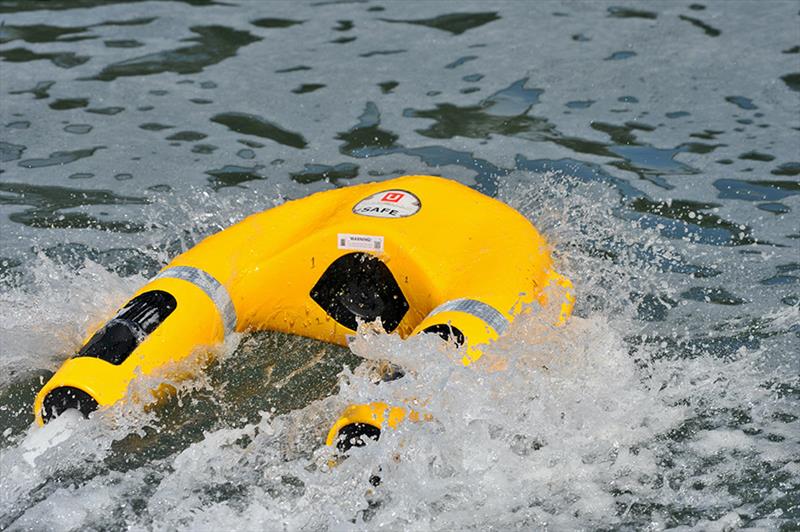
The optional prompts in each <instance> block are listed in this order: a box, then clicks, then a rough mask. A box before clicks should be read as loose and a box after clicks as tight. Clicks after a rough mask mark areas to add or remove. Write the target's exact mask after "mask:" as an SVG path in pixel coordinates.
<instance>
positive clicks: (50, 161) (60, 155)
mask: <svg viewBox="0 0 800 532" xmlns="http://www.w3.org/2000/svg"><path fill="white" fill-rule="evenodd" d="M104 148H105V146H95V147H93V148H86V149H83V150H73V151H56V152H53V153H51V154H50V155H49V156H48V157H47V158H46V159H25V160H24V161H20V162H19V163H17V164H18V165H19V166H21V167H23V168H44V167H46V166H56V165H63V164H69V163H73V162H75V161H77V160H80V159H85V158H87V157H91V156H92V155H94V152H96V151H97V150H102V149H104Z"/></svg>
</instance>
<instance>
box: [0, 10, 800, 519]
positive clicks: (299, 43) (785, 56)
mask: <svg viewBox="0 0 800 532" xmlns="http://www.w3.org/2000/svg"><path fill="white" fill-rule="evenodd" d="M0 21H2V26H0V59H1V60H2V62H0V91H1V92H2V99H0V132H2V133H0V246H2V247H1V248H0V287H2V290H1V291H0V298H1V299H0V301H1V304H0V420H2V423H0V429H1V430H2V434H0V473H2V474H1V475H0V528H8V529H11V530H43V529H53V530H77V529H92V530H110V529H119V528H123V527H125V528H129V529H132V530H149V529H153V530H155V529H209V530H210V529H219V528H220V527H226V528H230V529H253V528H260V529H269V530H280V529H286V530H300V529H303V530H372V529H378V528H380V527H383V528H384V529H389V530H397V529H404V530H429V529H434V530H452V529H466V530H470V529H479V530H492V529H493V530H508V529H525V530H531V529H533V530H545V529H546V530H564V529H650V530H661V529H680V530H731V529H736V528H740V527H741V528H750V529H759V530H774V529H780V530H796V529H798V528H800V467H798V461H800V430H799V429H800V423H799V422H798V415H797V412H798V399H800V392H799V390H800V388H799V387H800V379H799V378H798V374H800V371H798V370H800V363H799V362H798V352H800V349H799V348H800V342H799V341H798V339H799V338H800V319H798V317H799V316H798V305H800V249H798V247H799V246H800V244H799V243H798V239H800V224H798V216H797V212H798V209H799V208H800V200H799V197H800V184H799V183H798V179H797V176H798V174H800V142H799V141H798V131H800V112H798V111H800V106H799V105H798V104H800V101H799V100H798V98H799V97H800V95H798V90H800V83H799V82H798V78H800V32H798V29H797V28H798V22H800V4H798V3H797V2H781V1H772V2H768V3H758V2H736V3H731V2H726V3H722V2H719V3H717V2H707V1H702V0H701V1H699V2H695V3H675V2H648V3H636V4H631V3H626V2H608V3H606V2H599V1H597V2H595V1H592V2H578V1H564V2H537V3H528V2H501V3H490V4H487V3H485V2H459V3H450V2H410V3H399V2H316V3H302V4H297V3H294V2H293V3H289V2H285V3H284V2H270V3H257V2H236V1H225V2H212V1H200V0H196V1H187V2H122V1H120V2H105V3H102V2H96V1H92V0H82V1H80V2H74V1H73V2H58V1H56V2H39V1H29V2H22V1H14V0H11V1H4V2H2V3H0ZM407 173H430V174H436V175H444V176H447V177H450V178H452V179H456V180H459V181H461V182H464V183H467V184H469V185H471V186H473V187H475V188H476V189H478V190H480V191H482V192H484V193H487V194H489V195H493V196H497V197H499V198H501V199H503V200H504V201H506V202H508V203H510V204H512V205H513V206H515V207H517V208H518V209H519V210H521V211H522V212H523V213H524V214H525V215H526V216H528V217H529V218H530V219H531V221H532V222H533V223H534V224H535V225H537V227H539V229H540V230H541V231H543V233H544V234H546V235H547V237H548V238H549V239H550V240H551V241H552V242H553V243H554V246H555V253H556V255H557V260H558V264H559V266H560V268H561V270H562V271H564V272H565V273H566V274H568V276H569V277H571V278H572V279H573V281H574V282H575V284H576V287H577V292H578V304H577V307H576V316H575V318H574V319H573V320H572V321H571V322H570V323H569V324H568V325H567V326H566V327H565V328H563V329H556V330H554V329H552V328H550V327H548V326H547V325H546V320H545V319H542V318H541V317H540V316H538V315H537V316H534V317H531V318H530V319H526V320H521V321H518V322H517V324H515V326H514V327H513V328H512V330H511V331H510V333H509V334H508V336H507V337H505V338H504V339H503V340H502V341H500V342H498V343H497V344H496V345H494V346H493V347H491V348H490V349H489V350H488V352H487V355H486V357H484V359H482V360H481V361H480V363H478V364H476V365H475V366H472V367H470V368H463V367H461V366H459V365H458V364H457V363H455V361H456V360H457V358H458V355H457V354H456V353H454V352H452V351H450V350H448V348H446V346H443V345H441V344H440V343H439V342H438V341H437V340H435V339H433V338H415V339H412V340H409V341H405V342H403V341H401V340H399V339H398V338H396V337H393V336H386V335H382V334H376V333H374V332H373V331H371V330H370V329H369V328H365V329H364V330H363V331H362V333H363V334H362V335H360V336H359V338H358V339H357V341H356V342H355V343H354V344H353V345H352V350H350V349H343V348H337V347H333V346H328V345H325V344H320V343H317V342H312V341H310V340H305V339H298V338H292V337H286V336H281V335H275V334H257V335H250V336H244V337H240V338H235V339H234V340H233V341H231V342H230V343H229V344H228V345H226V347H225V349H224V350H223V353H222V354H221V356H220V357H219V358H218V359H217V360H216V361H215V362H213V363H212V364H211V366H210V367H209V368H208V369H207V371H206V372H205V373H204V374H203V376H201V377H198V379H197V380H195V381H191V382H182V383H173V384H174V385H175V387H176V388H177V390H178V392H177V394H176V395H174V396H170V397H167V398H165V399H164V400H163V401H162V402H161V403H160V404H157V405H153V406H151V407H148V408H147V409H142V407H141V406H140V405H137V403H136V397H140V396H142V394H144V393H146V392H145V390H146V389H147V386H148V382H143V383H142V384H141V387H140V388H135V389H133V390H131V400H130V401H128V403H126V404H122V405H119V406H116V407H114V408H112V409H109V410H107V411H104V412H101V413H98V414H96V415H94V416H93V417H92V419H90V420H88V421H83V420H76V419H70V418H69V417H68V416H65V417H62V418H59V419H58V420H56V421H54V422H53V423H51V424H49V425H48V426H47V427H45V428H44V429H38V428H35V427H32V426H31V423H32V413H31V406H30V405H31V403H32V401H33V397H34V394H35V393H36V391H37V389H38V387H39V386H40V385H41V383H42V382H43V379H46V378H47V376H48V375H49V374H50V373H51V372H52V371H54V370H55V369H57V367H58V366H59V364H60V363H61V361H62V360H64V359H65V358H66V357H68V356H69V355H70V354H71V353H72V352H73V351H74V350H75V349H76V348H77V347H78V346H79V345H80V343H81V341H82V340H83V338H84V335H85V333H86V331H87V330H88V329H90V328H91V327H92V326H94V325H96V324H98V323H99V322H101V321H102V320H103V318H104V317H106V316H107V315H109V314H110V313H113V311H114V310H115V309H116V308H117V307H118V306H119V305H120V304H121V303H123V302H124V301H125V300H126V298H127V297H128V296H129V295H130V294H131V293H132V292H133V291H134V290H135V289H136V288H137V287H138V286H140V285H141V284H142V283H143V282H144V281H145V280H146V279H147V278H148V277H150V276H152V275H153V274H154V272H156V271H157V270H158V269H159V268H160V267H161V266H162V265H163V264H165V263H166V262H167V261H168V260H169V259H170V257H172V256H174V255H175V254H177V253H179V252H180V251H181V250H183V249H186V248H187V247H189V246H191V245H192V244H193V243H195V242H197V241H198V240H199V239H200V238H202V237H203V236H205V235H208V234H211V233H213V232H215V231H218V230H220V229H221V228H223V227H226V226H228V225H230V224H231V223H233V222H235V221H237V220H239V219H241V218H243V217H244V216H245V215H247V214H249V213H252V212H256V211H259V210H263V209H265V208H269V207H272V206H274V205H277V204H280V203H281V202H282V201H285V200H286V199H291V198H297V197H302V196H305V195H307V194H310V193H312V192H316V191H319V190H326V189H330V188H332V187H339V186H346V185H348V184H351V183H361V182H366V181H373V180H380V179H388V178H391V177H395V176H399V175H403V174H407ZM542 312H543V313H545V314H546V313H547V312H548V309H543V311H542ZM387 360H388V361H391V362H393V363H395V364H399V365H401V366H403V367H404V368H405V369H406V376H405V377H404V378H402V379H400V380H397V381H394V382H391V383H382V384H380V385H378V386H376V385H374V384H373V382H372V381H373V375H374V367H375V365H376V364H379V363H380V361H387ZM153 379H157V377H153ZM409 398H416V399H417V400H419V401H423V402H424V403H425V408H426V409H427V411H428V412H430V413H432V414H433V416H434V421H433V422H429V423H419V424H409V425H407V426H404V427H402V428H401V430H398V431H396V432H392V433H390V432H386V433H385V434H384V436H383V437H382V438H381V440H380V441H379V442H377V443H376V444H374V445H369V446H367V447H364V448H362V449H359V450H357V451H356V452H353V453H352V455H351V456H350V457H349V458H348V459H347V460H345V461H344V462H342V463H341V464H340V465H339V466H338V467H334V468H330V467H328V462H329V460H330V459H331V458H332V456H331V452H330V450H328V449H327V448H325V447H324V446H323V445H322V443H323V438H324V435H325V433H326V431H327V428H328V427H329V426H330V424H331V423H332V421H333V420H334V419H335V417H336V415H337V414H338V413H339V412H340V411H341V409H342V408H343V407H344V406H345V405H347V404H349V403H351V402H355V401H374V400H387V401H390V402H398V401H402V400H408V399H409ZM374 474H379V475H380V477H381V479H382V482H381V484H380V486H378V487H373V486H372V485H371V484H370V483H369V478H370V476H372V475H374Z"/></svg>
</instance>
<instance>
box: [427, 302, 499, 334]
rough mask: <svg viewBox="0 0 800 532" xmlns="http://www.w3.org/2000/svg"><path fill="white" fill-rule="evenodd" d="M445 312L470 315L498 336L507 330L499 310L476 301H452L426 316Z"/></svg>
mask: <svg viewBox="0 0 800 532" xmlns="http://www.w3.org/2000/svg"><path fill="white" fill-rule="evenodd" d="M446 311H457V312H464V313H466V314H472V315H473V316H475V317H476V318H479V319H481V320H483V321H484V322H486V324H487V325H489V326H490V327H491V328H492V329H494V330H495V331H496V332H497V334H498V336H499V335H501V334H503V333H504V332H506V329H508V326H509V322H508V319H507V318H506V317H505V316H503V315H502V314H501V313H500V311H499V310H497V309H496V308H494V307H492V306H491V305H487V304H486V303H483V302H481V301H478V300H476V299H454V300H452V301H448V302H447V303H442V304H441V305H439V306H438V307H436V308H435V309H433V311H432V312H431V313H430V314H428V316H433V315H435V314H439V313H440V312H446Z"/></svg>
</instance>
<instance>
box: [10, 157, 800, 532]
mask: <svg viewBox="0 0 800 532" xmlns="http://www.w3.org/2000/svg"><path fill="white" fill-rule="evenodd" d="M513 177H514V176H512V178H510V179H509V180H508V183H509V184H508V185H507V186H505V187H504V188H503V189H501V192H500V196H501V197H502V198H506V199H511V198H513V201H511V203H512V204H513V205H514V206H515V207H516V208H518V209H519V210H521V212H523V213H524V214H526V215H527V216H528V217H530V218H531V219H532V221H533V222H534V223H535V224H536V225H537V226H538V227H539V228H540V229H541V230H542V231H543V232H544V233H545V234H546V235H547V236H548V238H549V239H550V240H551V241H552V242H553V244H554V247H555V250H556V251H557V255H558V261H559V263H560V267H561V269H562V270H563V271H564V272H565V273H566V274H567V275H568V276H569V277H570V278H572V279H573V280H574V281H575V284H576V291H577V293H578V294H579V298H578V301H579V304H578V306H577V308H576V315H575V317H573V318H572V319H571V320H570V321H569V323H568V324H567V325H566V326H565V327H562V328H554V327H552V326H551V325H549V323H552V321H551V320H550V317H549V316H548V313H550V312H552V309H535V310H536V311H535V312H532V313H530V314H529V315H526V316H524V317H521V318H520V319H518V320H517V321H516V322H515V323H514V325H513V327H512V328H511V330H510V331H509V333H508V334H507V336H505V337H504V338H502V339H501V340H500V341H498V342H497V343H495V344H493V345H492V346H491V347H489V348H488V349H487V350H486V354H485V356H484V357H483V358H481V359H480V360H479V361H478V362H477V363H476V364H473V365H472V366H470V367H463V366H462V365H460V364H459V363H458V359H459V355H458V354H457V351H456V350H455V348H454V347H453V346H450V345H447V344H445V343H443V342H441V341H439V340H438V338H434V337H416V338H411V339H409V340H405V341H403V340H400V339H399V337H397V336H395V335H386V334H383V333H378V332H375V330H374V328H372V327H369V326H367V325H363V326H362V327H361V329H360V331H359V335H358V336H357V338H356V339H355V341H354V342H353V343H352V344H351V349H352V353H351V352H350V351H349V350H346V349H342V348H337V347H335V346H325V345H324V344H321V343H316V342H312V341H310V340H306V339H297V338H291V337H281V336H280V335H274V334H262V335H252V336H250V337H245V338H238V337H237V338H235V339H234V340H233V341H232V342H231V343H229V344H228V345H226V346H225V348H224V349H223V352H222V353H221V355H220V356H219V357H218V359H217V360H216V361H215V362H213V363H211V366H210V367H208V368H207V371H206V373H205V375H206V376H205V377H203V378H198V379H196V380H194V381H191V382H182V383H171V384H172V385H173V386H174V387H175V388H176V389H177V394H175V395H173V396H171V397H169V398H167V399H165V400H163V401H162V402H161V403H160V404H158V405H154V406H153V407H149V408H147V409H142V402H141V400H138V401H137V400H136V397H137V396H138V397H141V396H143V395H144V393H145V390H146V389H148V387H149V386H150V385H151V384H152V383H153V382H154V381H153V379H156V380H157V379H158V377H150V378H149V379H150V380H148V379H144V381H143V382H142V383H141V386H140V387H136V386H135V387H132V388H133V389H132V391H131V392H130V394H131V398H129V399H130V400H129V401H127V402H125V403H123V404H120V405H118V406H115V407H113V408H111V409H108V410H105V411H101V412H98V413H96V414H95V415H93V416H92V417H91V418H90V419H89V420H80V419H73V417H74V416H62V417H60V418H58V419H57V420H55V421H54V422H52V423H50V424H48V425H47V426H45V427H44V428H42V429H39V428H35V427H30V426H28V424H27V423H29V422H30V413H29V412H28V409H29V408H30V403H31V400H32V396H33V394H34V393H35V390H36V388H37V386H38V384H39V382H40V381H39V378H40V377H43V376H44V374H43V373H42V372H41V370H38V369H37V368H40V367H42V366H47V367H50V368H53V369H54V368H55V367H57V365H58V360H57V358H63V357H64V356H67V355H68V353H69V349H64V347H65V346H67V347H69V348H72V349H74V348H75V347H76V346H78V345H79V344H80V341H81V335H82V334H83V333H84V332H85V330H87V328H88V327H89V326H90V325H91V324H90V323H89V321H91V320H93V319H94V320H97V321H98V322H99V321H101V320H100V318H102V316H103V315H105V314H108V313H111V312H113V309H114V308H116V307H115V305H118V304H119V303H121V302H122V301H123V300H124V298H125V295H126V294H128V293H130V292H131V291H133V289H135V287H136V286H138V285H139V284H141V283H142V282H144V277H143V276H142V275H139V274H134V275H127V276H122V275H120V274H118V273H114V272H113V271H110V269H109V268H108V267H103V266H101V265H100V264H97V263H95V262H92V261H88V260H87V261H86V262H85V264H84V265H83V266H82V267H81V268H78V269H73V268H66V267H64V266H62V265H59V264H57V263H55V262H54V261H53V260H52V259H50V258H48V257H47V256H46V255H43V254H40V255H38V256H37V259H36V262H35V263H34V264H33V265H32V266H33V267H32V268H31V269H30V271H31V278H30V279H29V280H25V281H20V282H18V284H17V285H14V286H10V287H9V289H8V290H6V291H5V292H4V295H3V298H4V301H3V305H2V308H3V313H4V315H3V316H2V321H3V323H4V324H5V325H4V327H5V328H4V331H3V336H4V338H5V339H6V342H5V343H4V346H5V347H4V351H5V353H4V357H3V359H2V360H3V364H4V367H3V369H4V370H5V371H4V372H3V373H4V374H6V375H10V377H6V378H7V380H6V381H5V382H4V384H3V385H4V388H3V395H4V401H3V403H4V405H6V406H5V407H4V408H9V405H10V408H12V409H14V408H16V409H17V411H16V412H14V413H12V416H18V417H22V418H23V419H25V420H26V421H25V422H23V423H20V422H14V423H13V424H12V425H11V427H10V428H8V429H6V431H5V433H4V434H3V438H4V440H3V441H4V443H3V446H2V450H0V468H1V469H2V470H3V471H4V475H3V476H2V480H0V493H2V500H0V516H3V517H2V522H0V526H3V527H10V528H11V529H18V530H25V529H42V528H45V529H57V530H71V529H75V528H86V527H94V528H104V527H111V528H117V527H121V526H125V527H128V528H130V529H133V530H137V529H142V530H144V529H165V528H166V529H174V528H191V529H212V528H216V527H222V526H225V527H229V528H230V527H232V528H240V529H252V528H267V529H288V530H295V529H302V528H305V529H312V530H317V529H329V530H339V529H345V530H372V529H376V528H379V527H384V528H387V529H407V530H430V529H434V530H452V529H481V530H506V529H510V528H523V529H531V528H534V529H573V528H582V527H589V528H617V527H627V526H629V527H632V528H649V529H662V528H666V527H674V526H677V525H680V524H682V523H685V522H686V521H687V517H686V516H695V518H694V519H695V520H694V522H695V526H697V527H700V528H706V529H715V528H716V529H720V530H721V529H725V528H726V527H728V528H730V527H735V526H738V525H740V524H742V523H743V519H744V518H743V517H742V516H746V517H745V518H746V519H747V520H748V522H749V523H751V524H753V525H755V526H759V527H762V528H774V527H777V526H780V525H781V524H782V523H786V522H789V521H787V519H788V520H791V519H796V513H793V512H797V506H796V495H797V483H798V478H800V471H798V468H797V460H798V458H799V457H800V445H798V443H797V438H796V436H797V429H798V422H797V417H796V415H795V414H793V412H796V411H797V410H796V408H797V402H798V401H797V400H798V396H797V392H796V390H797V384H798V382H797V373H796V372H793V371H791V368H790V367H789V366H787V364H786V363H780V362H776V360H777V361H779V360H780V357H776V356H774V352H773V350H774V349H781V345H786V344H785V343H784V344H782V342H786V341H787V340H786V338H785V337H786V336H787V335H791V331H793V330H794V331H796V327H797V319H796V318H797V315H796V312H795V309H792V308H790V307H785V308H784V310H778V311H775V312H774V313H772V314H771V315H768V316H765V318H764V323H766V324H768V327H767V328H766V330H765V329H762V330H761V333H760V334H762V338H763V341H762V342H760V343H759V344H758V345H756V344H752V343H751V344H748V343H747V342H744V343H743V344H741V345H738V346H737V345H735V341H734V340H735V339H736V338H737V337H739V336H741V335H743V334H747V331H748V330H749V329H748V328H749V327H750V326H751V325H750V324H747V323H742V324H740V327H741V328H742V329H737V326H736V325H735V324H729V329H730V330H726V331H720V332H719V334H718V335H717V334H715V332H714V331H713V329H712V330H709V331H696V330H695V331H686V330H684V329H683V328H682V326H683V322H682V321H681V320H680V319H678V320H676V321H667V322H658V321H655V322H648V321H643V320H641V319H639V318H640V315H641V310H640V306H641V303H642V301H643V296H642V294H645V293H648V292H649V291H652V290H659V289H661V287H663V286H666V285H669V287H670V289H671V290H672V291H673V292H678V291H680V290H682V287H681V286H680V285H679V284H677V283H676V282H674V279H672V277H671V276H673V274H672V273H671V271H672V270H675V269H676V268H678V267H679V266H680V265H682V264H683V265H685V264H688V260H687V259H686V256H685V250H681V249H677V247H676V244H675V242H674V241H671V242H667V241H666V240H665V239H664V238H663V237H661V236H659V234H658V232H657V231H656V230H653V229H643V228H642V227H641V224H640V223H637V222H635V221H633V222H631V221H622V222H621V221H620V218H619V217H617V216H615V215H614V212H615V210H616V209H618V207H619V202H620V200H619V197H618V196H617V195H614V194H612V193H610V189H607V188H606V187H605V186H604V185H600V184H597V183H588V184H587V183H582V182H580V181H579V180H577V179H574V178H568V177H566V176H564V175H560V174H553V173H551V174H543V175H539V176H531V175H519V176H516V177H518V179H517V180H516V183H517V184H513V183H515V179H513ZM526 183H527V184H526ZM197 195H198V198H197V199H196V201H190V202H186V203H182V201H183V200H180V199H174V201H176V202H178V203H177V204H174V203H170V201H169V200H163V201H162V203H160V204H154V205H151V206H149V207H147V209H148V212H149V214H148V216H151V217H152V219H153V220H156V219H158V218H159V217H160V216H167V217H170V218H172V219H173V221H174V220H175V219H178V218H180V217H187V219H192V218H194V219H195V221H198V222H202V223H199V224H193V225H195V226H198V227H204V228H205V229H203V230H201V234H195V235H193V234H191V233H189V234H186V235H184V236H183V237H179V238H183V239H185V244H186V245H189V244H191V243H192V242H194V241H196V240H197V238H198V237H199V236H202V233H206V232H209V231H210V230H213V229H216V228H217V225H216V224H218V223H219V224H227V223H228V222H230V221H234V220H235V219H238V218H240V215H239V214H238V213H241V212H242V206H241V205H240V204H237V203H236V202H234V203H231V204H226V203H225V200H223V199H219V198H218V197H216V196H215V197H214V198H215V199H213V201H214V202H215V205H214V209H213V211H216V213H217V214H215V215H214V216H213V219H208V218H207V215H206V214H205V213H206V212H210V211H211V210H212V209H210V208H209V207H210V206H211V205H210V204H209V203H202V202H203V201H206V202H208V201H212V200H210V199H206V200H201V199H200V198H202V197H203V193H202V191H201V192H198V193H197ZM206 197H207V198H208V196H207V195H206ZM198 203H201V204H202V206H201V207H199V208H198V207H196V205H198ZM249 206H250V207H255V203H251V204H249ZM195 209H197V210H195ZM176 213H179V214H178V215H177V216H176ZM233 213H237V214H233ZM154 225H158V224H156V223H155V222H154ZM187 226H189V225H187ZM153 234H154V235H156V236H155V237H154V238H155V241H152V242H150V246H149V250H150V251H148V252H147V253H149V255H148V256H149V257H151V258H152V260H154V261H155V262H156V263H158V264H163V263H164V262H165V261H166V260H167V256H168V254H166V253H165V252H164V250H165V249H167V248H170V245H172V246H173V247H174V245H175V244H174V241H175V239H176V235H175V233H174V232H171V231H170V230H169V229H166V228H165V229H163V230H162V231H156V232H155V233H153ZM168 244H169V245H168ZM678 245H680V244H678ZM687 246H688V244H687ZM180 247H183V245H181V246H180ZM683 282H684V283H687V282H689V281H688V280H684V281H683ZM98 292H100V293H104V294H106V297H104V298H101V299H100V300H98V298H96V297H95V294H96V293H98ZM665 297H668V294H667V295H665ZM84 316H89V317H90V318H84ZM43 317H44V319H43ZM701 339H705V340H706V344H703V343H702V342H700V341H699V340H701ZM726 342H727V343H726ZM704 345H705V347H704ZM687 350H691V355H687V354H686V352H687ZM7 354H13V355H14V356H12V357H9V356H7ZM298 359H302V360H298ZM364 359H366V361H367V362H369V361H389V362H391V363H393V364H397V365H399V366H401V367H403V368H404V369H405V371H406V375H405V376H404V377H403V378H401V379H398V380H396V381H391V382H383V383H381V384H379V385H376V384H374V380H373V379H372V378H371V376H370V372H369V370H368V366H369V364H368V363H367V362H361V361H362V360H364ZM309 361H311V362H310V363H309ZM315 372H316V373H315ZM26 373H28V374H30V375H31V376H30V378H26V379H22V381H23V382H24V384H23V385H19V382H20V377H19V376H20V375H24V374H26ZM337 374H339V377H338V389H337V386H336V384H337V383H336V381H335V380H334V379H335V378H336V375H337ZM321 382H323V383H325V384H320V383H321ZM15 383H16V384H15ZM309 383H311V384H309ZM309 386H310V387H311V388H312V391H311V392H310V395H309V394H307V395H306V396H304V399H305V402H304V403H302V404H298V403H297V400H296V398H297V392H298V390H300V389H307V388H308V387H309ZM252 387H256V389H257V390H261V391H262V393H260V394H257V393H254V392H253V390H252V389H251V388H252ZM269 389H271V391H269ZM137 394H138V395H137ZM331 394H332V395H331ZM291 398H294V402H293V401H292V399H291ZM370 401H386V402H388V403H392V404H406V405H409V406H413V407H414V408H417V409H419V410H420V411H423V412H425V413H427V414H430V416H431V417H432V420H431V421H426V422H417V423H406V424H404V425H401V427H400V428H399V429H398V430H385V431H383V434H382V436H381V438H380V440H379V441H377V442H375V443H371V444H369V445H367V446H366V447H363V448H358V449H354V450H352V451H351V452H350V456H349V457H348V458H347V459H345V460H344V461H342V462H341V463H340V464H339V465H338V466H336V467H331V466H330V465H329V464H330V463H331V460H332V459H333V458H334V456H333V451H332V450H331V449H329V448H327V447H325V446H324V445H323V438H324V435H325V433H326V431H327V428H328V427H329V426H330V424H331V423H332V421H333V420H334V419H335V417H336V416H337V415H338V413H339V412H340V411H341V410H342V409H343V408H344V407H345V406H346V405H347V404H350V403H355V402H370ZM3 417H4V419H9V417H8V413H7V412H6V413H3ZM373 475H378V476H379V477H380V479H381V483H380V485H378V486H377V487H374V486H372V485H371V484H370V482H369V479H370V477H372V476H373Z"/></svg>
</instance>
